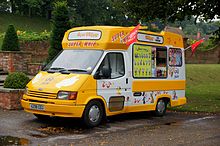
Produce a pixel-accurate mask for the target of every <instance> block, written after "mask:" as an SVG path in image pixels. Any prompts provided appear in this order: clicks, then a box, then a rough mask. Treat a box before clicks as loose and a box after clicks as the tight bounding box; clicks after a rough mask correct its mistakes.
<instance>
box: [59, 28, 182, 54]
mask: <svg viewBox="0 0 220 146" xmlns="http://www.w3.org/2000/svg"><path fill="white" fill-rule="evenodd" d="M132 29H134V27H119V26H86V27H76V28H72V29H70V30H68V31H66V33H65V35H64V38H63V41H62V47H63V49H79V48H84V49H94V48H95V49H99V50H127V49H128V46H127V45H126V41H127V38H126V36H127V35H128V34H129V33H130V32H131V31H132ZM80 31H81V32H82V31H97V32H101V36H100V39H98V38H97V39H94V40H93V39H91V40H87V39H85V40H83V39H82V40H80V39H79V40H78V39H77V40H71V39H69V34H70V33H71V32H77V33H76V35H78V36H82V35H90V34H89V33H88V34H82V33H81V32H80ZM138 32H140V33H141V32H143V33H147V34H149V35H155V36H161V37H163V39H164V41H163V43H162V44H157V45H159V46H173V47H178V48H183V39H182V36H181V35H179V34H175V33H172V32H165V31H162V32H161V33H156V32H150V31H143V30H141V28H140V29H139V30H138ZM138 42H139V41H137V43H138ZM141 44H148V45H150V44H152V45H155V44H154V43H150V42H148V43H147V42H141Z"/></svg>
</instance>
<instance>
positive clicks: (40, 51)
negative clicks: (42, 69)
mask: <svg viewBox="0 0 220 146" xmlns="http://www.w3.org/2000/svg"><path fill="white" fill-rule="evenodd" d="M49 47H50V43H49V41H32V42H20V49H21V51H25V52H28V53H31V54H32V60H31V62H32V63H42V62H44V61H46V59H47V57H48V49H49Z"/></svg>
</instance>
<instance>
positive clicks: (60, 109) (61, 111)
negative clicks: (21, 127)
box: [21, 95, 85, 118]
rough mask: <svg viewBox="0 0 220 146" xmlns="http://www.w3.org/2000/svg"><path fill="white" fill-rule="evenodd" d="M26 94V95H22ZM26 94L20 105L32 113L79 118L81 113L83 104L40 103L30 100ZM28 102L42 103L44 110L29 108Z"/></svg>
mask: <svg viewBox="0 0 220 146" xmlns="http://www.w3.org/2000/svg"><path fill="white" fill-rule="evenodd" d="M24 96H26V95H24ZM27 97H28V96H26V98H25V99H22V100H21V105H22V107H23V108H24V110H25V111H27V112H30V113H33V114H41V115H49V116H58V117H76V118H80V117H82V115H83V111H84V108H85V105H67V104H66V105H65V104H56V103H51V102H48V103H45V102H44V103H41V102H40V101H39V102H31V101H29V100H28V98H27ZM30 104H37V105H43V106H44V110H35V109H31V108H30Z"/></svg>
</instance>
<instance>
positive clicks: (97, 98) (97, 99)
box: [85, 96, 107, 116]
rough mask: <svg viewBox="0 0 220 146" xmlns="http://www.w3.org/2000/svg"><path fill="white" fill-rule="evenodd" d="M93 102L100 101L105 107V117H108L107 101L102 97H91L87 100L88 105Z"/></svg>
mask: <svg viewBox="0 0 220 146" xmlns="http://www.w3.org/2000/svg"><path fill="white" fill-rule="evenodd" d="M91 101H98V102H100V103H101V105H102V107H103V110H104V112H103V113H104V116H106V115H107V113H106V112H107V103H106V101H105V100H104V99H103V97H101V96H91V97H89V98H87V100H86V102H85V103H86V105H87V104H88V103H89V102H91Z"/></svg>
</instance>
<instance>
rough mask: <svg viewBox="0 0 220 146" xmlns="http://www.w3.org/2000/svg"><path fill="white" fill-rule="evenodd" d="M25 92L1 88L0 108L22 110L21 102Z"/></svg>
mask: <svg viewBox="0 0 220 146" xmlns="http://www.w3.org/2000/svg"><path fill="white" fill-rule="evenodd" d="M23 93H24V90H21V89H7V88H0V108H3V109H9V110H15V109H22V107H21V103H20V100H21V98H22V96H23Z"/></svg>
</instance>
